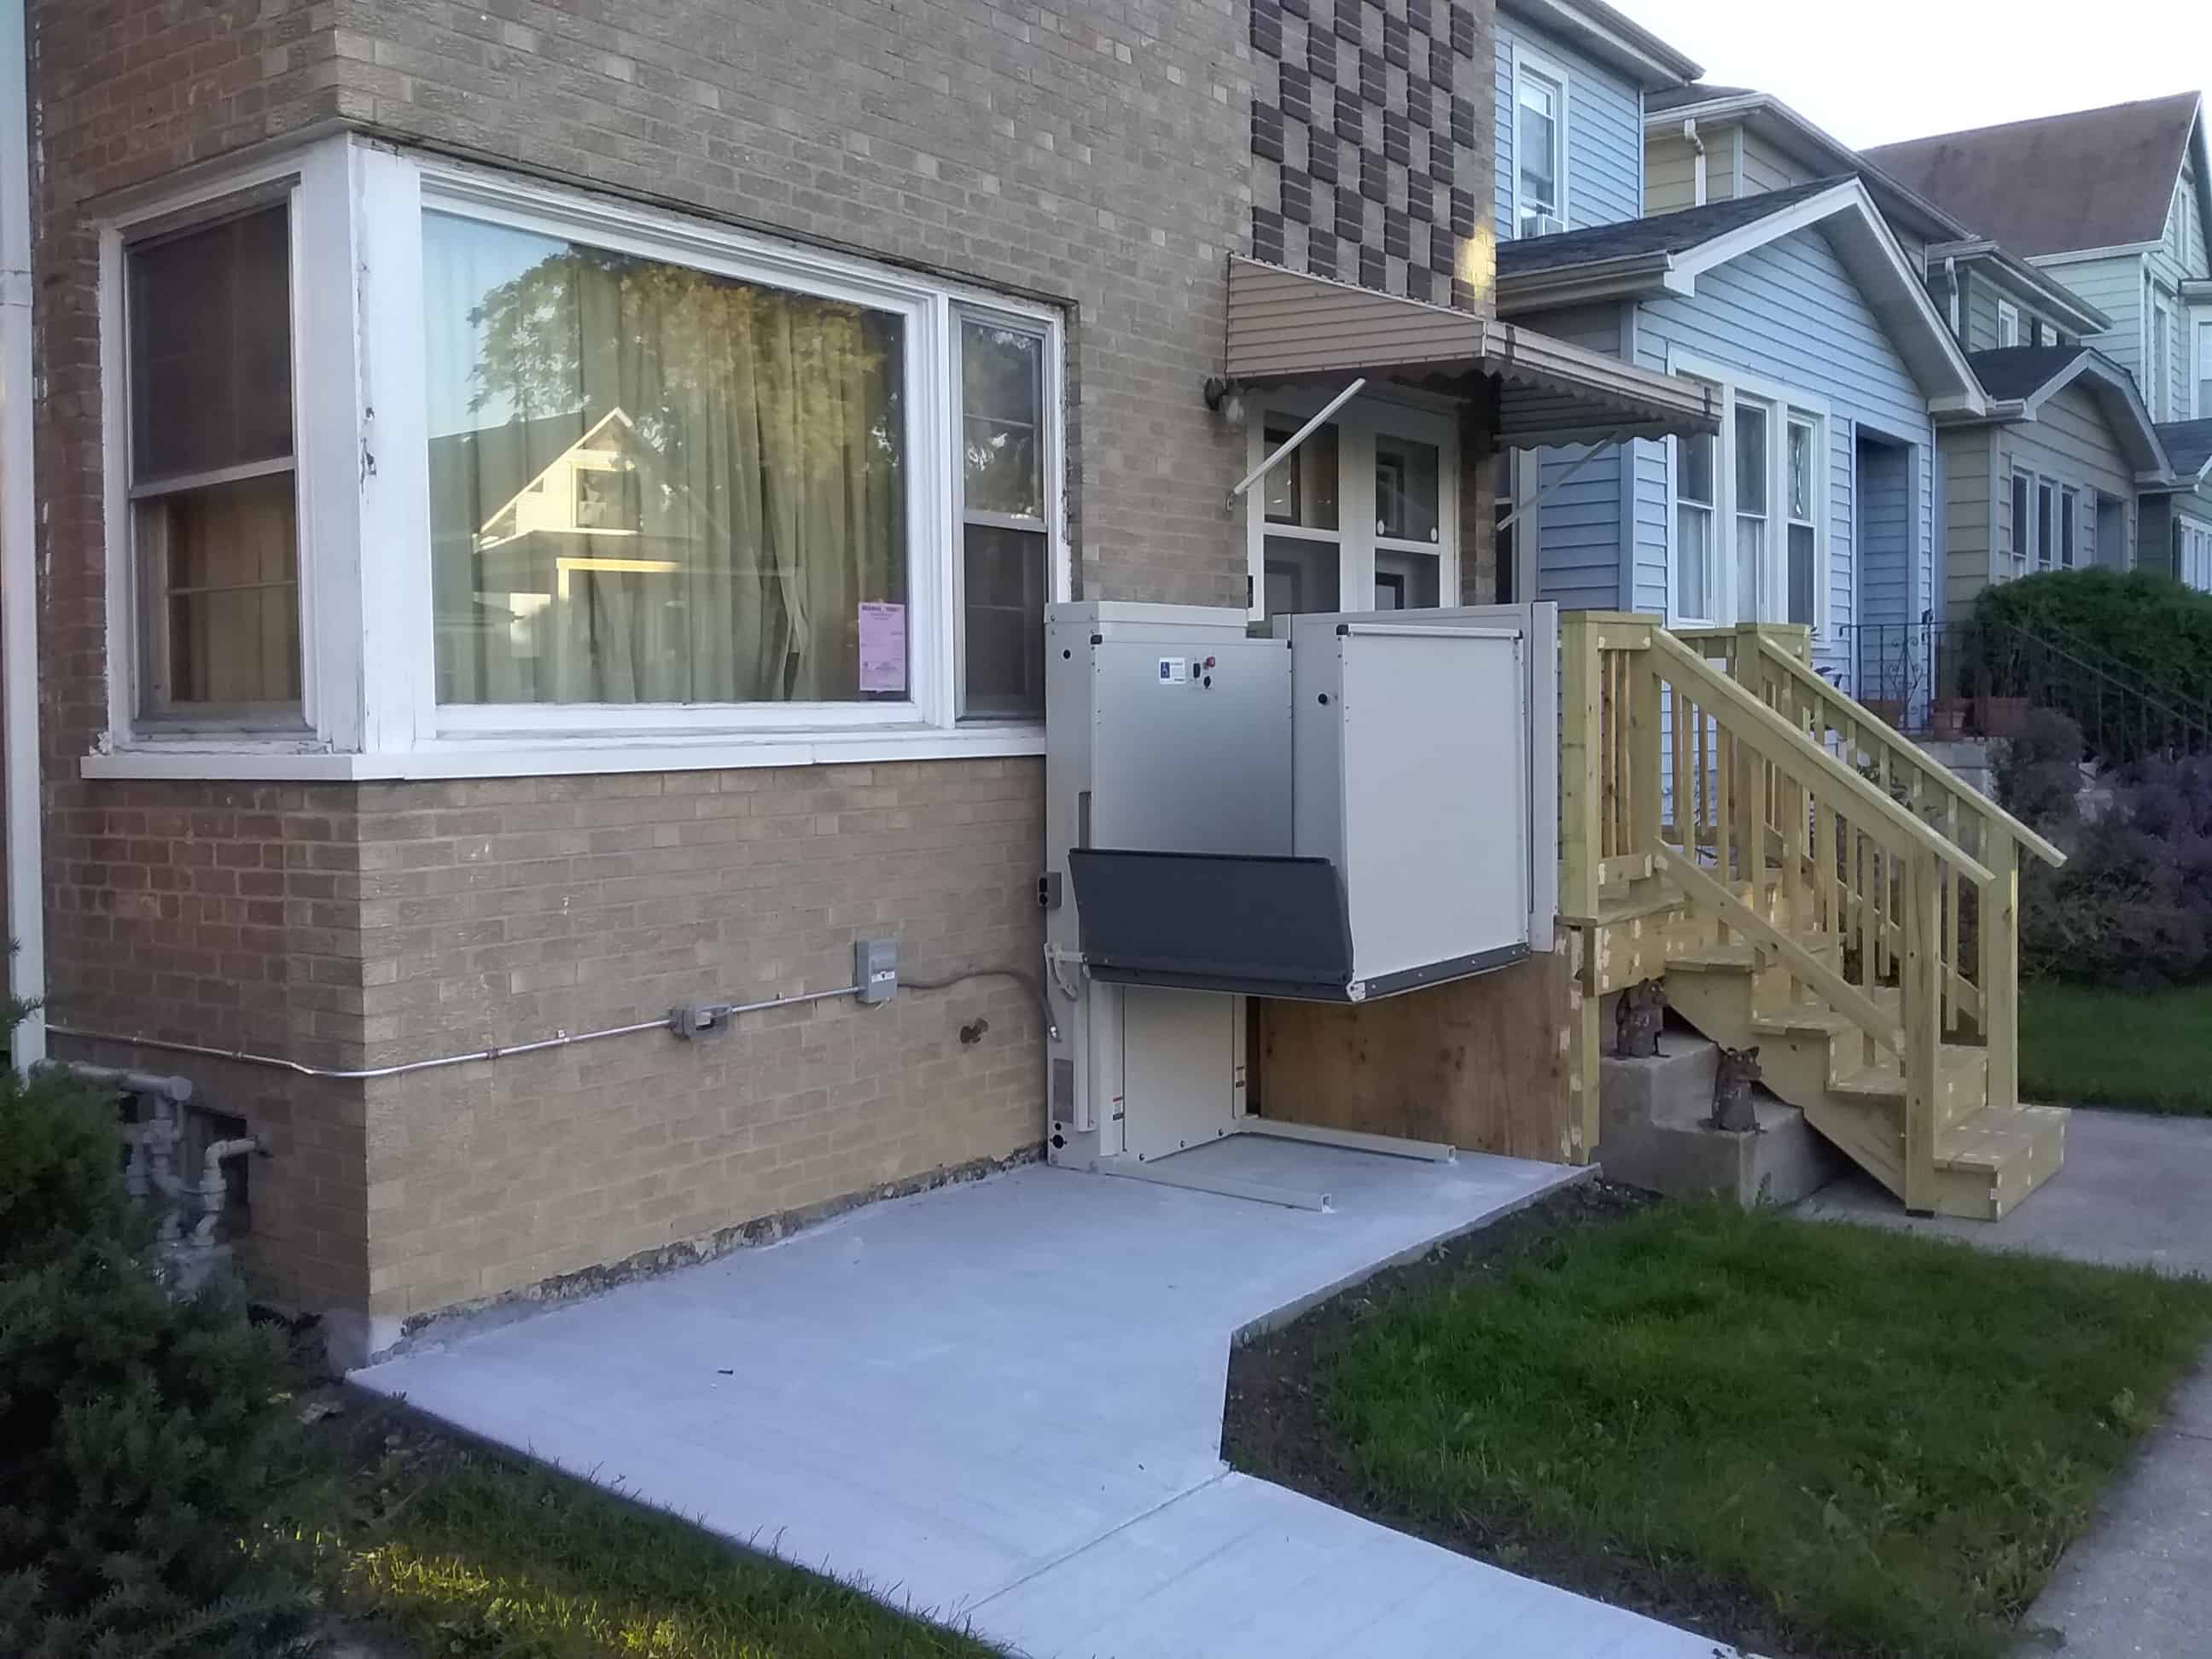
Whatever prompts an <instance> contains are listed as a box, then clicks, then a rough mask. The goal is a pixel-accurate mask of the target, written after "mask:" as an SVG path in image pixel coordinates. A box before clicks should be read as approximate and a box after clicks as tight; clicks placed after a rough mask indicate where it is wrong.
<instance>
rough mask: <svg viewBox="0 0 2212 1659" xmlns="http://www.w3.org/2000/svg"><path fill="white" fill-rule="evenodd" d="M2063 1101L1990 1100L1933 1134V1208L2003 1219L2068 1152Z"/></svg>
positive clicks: (1945, 1212) (2054, 1172)
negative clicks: (2009, 1103) (2048, 1103)
mask: <svg viewBox="0 0 2212 1659" xmlns="http://www.w3.org/2000/svg"><path fill="white" fill-rule="evenodd" d="M2070 1115H2071V1114H2070V1113H2069V1112H2068V1111H2067V1110H2066V1109H2065V1108H2064V1107H2063V1106H1992V1107H1990V1108H1987V1109H1984V1110H1983V1111H1980V1112H1978V1113H1976V1114H1975V1115H1973V1116H1972V1117H1970V1118H1968V1119H1967V1120H1966V1121H1965V1122H1963V1123H1956V1124H1953V1125H1952V1126H1951V1127H1948V1128H1947V1129H1945V1130H1943V1131H1942V1133H1939V1134H1938V1135H1937V1136H1936V1182H1937V1183H1938V1195H1937V1198H1936V1209H1937V1211H1938V1212H1939V1213H1941V1214H1943V1215H1956V1216H1965V1217H1967V1218H1970V1219H1972V1220H1976V1221H2002V1219H2004V1218H2005V1216H2006V1215H2007V1214H2008V1212H2010V1211H2011V1210H2012V1209H2013V1207H2014V1206H2015V1205H2017V1204H2018V1203H2019V1202H2020V1201H2021V1200H2022V1199H2024V1198H2026V1197H2027V1195H2028V1194H2030V1193H2032V1192H2033V1191H2034V1190H2035V1189H2036V1188H2038V1187H2040V1186H2041V1185H2042V1184H2043V1183H2044V1182H2046V1181H2048V1180H2050V1179H2051V1176H2055V1175H2057V1173H2058V1166H2059V1165H2060V1164H2062V1163H2063V1162H2064V1161H2065V1158H2066V1120H2067V1119H2068V1117H2069V1116H2070Z"/></svg>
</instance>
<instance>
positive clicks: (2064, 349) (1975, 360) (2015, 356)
mask: <svg viewBox="0 0 2212 1659" xmlns="http://www.w3.org/2000/svg"><path fill="white" fill-rule="evenodd" d="M2087 349H2088V348H2087V346H2078V345H2070V346H1999V347H1997V348H1996V349H1995V350H1994V351H1976V352H1970V353H1969V354H1968V355H1967V357H1966V361H1967V362H1969V363H1971V364H1972V365H1973V369H1974V373H1975V374H1976V375H1977V376H1978V377H1979V378H1980V380H1981V382H1982V390H1983V391H1984V392H1988V393H1989V394H1990V397H1992V398H2002V399H2003V400H2005V401H2006V402H2010V401H2012V400H2013V399H2015V398H2028V397H2033V395H2034V394H2035V393H2036V392H2039V391H2041V390H2042V389H2043V387H2044V386H2047V385H2048V384H2049V383H2050V381H2051V377H2052V376H2053V375H2055V374H2057V373H2058V372H2059V371H2060V370H2061V369H2063V368H2067V367H2068V366H2069V365H2070V364H2071V363H2072V362H2074V360H2075V358H2076V357H2079V356H2081V354H2082V353H2083V352H2084V351H2087Z"/></svg>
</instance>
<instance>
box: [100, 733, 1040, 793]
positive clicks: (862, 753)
mask: <svg viewBox="0 0 2212 1659" xmlns="http://www.w3.org/2000/svg"><path fill="white" fill-rule="evenodd" d="M1044 751H1045V742H1044V727H1043V726H1020V725H1010V726H969V727H965V728H962V729H959V730H955V731H949V732H948V731H945V730H941V729H939V728H937V727H927V728H921V729H912V730H906V731H898V730H890V731H885V730H877V731H867V732H775V733H761V734H757V735H750V736H740V735H732V733H729V732H719V733H715V734H713V735H702V736H698V737H691V736H686V735H681V734H674V735H671V734H655V735H651V736H646V735H640V736H636V737H618V736H614V735H611V734H595V735H591V736H571V737H564V738H539V739H533V740H517V739H515V738H483V739H464V740H447V741H442V742H437V743H431V744H423V745H422V746H421V747H418V748H416V749H414V750H409V751H407V752H405V753H402V754H380V755H336V754H330V753H326V752H322V753H318V752H309V751H303V750H300V749H298V748H297V747H296V746H295V747H285V746H281V745H276V744H269V743H266V742H259V743H257V742H252V741H248V740H244V739H240V740H237V741H234V742H230V743H227V744H226V743H220V742H216V741H212V740H209V739H204V738H202V739H183V738H173V739H170V740H167V741H163V742H143V741H142V742H140V743H137V744H134V745H131V746H129V747H125V748H120V749H116V750H110V751H108V752H106V753H103V754H93V755H87V756H86V757H84V758H83V759H82V761H80V762H79V763H77V770H78V775H80V776H82V777H85V778H91V779H102V780H106V779H205V780H210V781H233V782H252V783H367V782H380V781H408V780H414V779H436V778H529V777H578V776H585V775H592V774H598V773H608V772H719V771H734V770H737V769H741V768H744V767H755V766H830V765H839V764H843V765H854V764H858V763H864V762H868V761H919V760H975V759H984V758H989V757H998V756H1010V755H1042V754H1043V753H1044Z"/></svg>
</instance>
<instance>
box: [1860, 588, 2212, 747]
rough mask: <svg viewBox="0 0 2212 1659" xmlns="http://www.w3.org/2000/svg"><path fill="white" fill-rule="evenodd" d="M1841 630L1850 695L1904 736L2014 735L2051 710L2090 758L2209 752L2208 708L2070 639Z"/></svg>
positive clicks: (2023, 633)
mask: <svg viewBox="0 0 2212 1659" xmlns="http://www.w3.org/2000/svg"><path fill="white" fill-rule="evenodd" d="M1840 631H1841V633H1842V635H1843V638H1844V647H1845V651H1846V653H1847V654H1848V656H1849V658H1850V662H1851V666H1852V671H1853V675H1854V679H1853V684H1854V686H1855V687H1856V689H1857V694H1858V701H1859V702H1863V703H1864V704H1865V705H1866V706H1867V707H1868V708H1869V709H1871V710H1872V711H1873V712H1874V713H1875V714H1876V715H1878V716H1879V717H1881V719H1882V720H1887V721H1888V722H1889V724H1891V725H1892V726H1895V727H1896V728H1897V730H1898V731H1899V732H1903V733H1905V734H1906V735H1908V736H1911V737H1917V738H1933V739H1937V740H1941V739H1944V738H1975V737H1979V738H2010V737H2016V736H2018V735H2019V734H2020V732H2021V729H2022V728H2023V726H2025V724H2026V722H2027V719H2028V716H2029V715H2030V714H2032V713H2033V712H2034V711H2035V710H2037V709H2039V708H2050V709H2056V710H2057V712H2059V713H2060V714H2064V715H2066V716H2067V717H2068V718H2069V719H2070V720H2073V721H2074V723H2075V725H2077V726H2080V727H2081V737H2082V740H2083V742H2084V743H2085V744H2087V748H2088V752H2089V754H2090V756H2091V757H2094V758H2096V759H2099V760H2102V761H2106V762H2108V763H2112V764H2114V765H2127V764H2129V763H2132V762H2135V761H2138V760H2142V759H2145V758H2148V757H2154V756H2161V755H2164V756H2172V755H2184V754H2203V753H2206V752H2212V708H2206V707H2203V706H2199V705H2196V704H2194V703H2193V702H2190V701H2188V700H2186V699H2185V698H2181V697H2177V696H2174V695H2173V693H2172V690H2171V689H2170V688H2166V687H2160V686H2156V685H2154V684H2151V683H2150V682H2149V680H2148V677H2147V676H2145V675H2143V674H2142V673H2140V672H2137V671H2132V670H2130V669H2129V668H2128V667H2127V666H2126V665H2124V664H2120V663H2118V662H2117V661H2116V660H2114V659H2111V658H2108V657H2106V656H2104V654H2103V653H2100V652H2098V651H2097V650H2095V648H2094V647H2087V646H2085V645H2082V644H2081V643H2080V642H2079V641H2060V640H2058V639H2056V638H2053V637H2051V636H2050V635H2045V634H2040V633H2031V632H2029V631H2028V630H2027V629H2021V628H2015V627H2012V626H2009V625H2008V624H2004V623H1983V622H1980V621H1965V622H1954V623H1858V624H1856V625H1850V626H1846V627H1844V628H1843V629H1841V630H1840Z"/></svg>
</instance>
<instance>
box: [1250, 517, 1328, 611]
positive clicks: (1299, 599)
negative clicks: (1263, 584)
mask: <svg viewBox="0 0 2212 1659" xmlns="http://www.w3.org/2000/svg"><path fill="white" fill-rule="evenodd" d="M1265 553H1266V569H1267V591H1266V593H1265V596H1264V598H1265V603H1266V605H1267V614H1268V615H1269V616H1271V617H1288V616H1303V615H1306V614H1309V613H1310V612H1313V611H1336V610H1340V609H1341V608H1342V607H1341V606H1340V605H1338V603H1337V593H1338V592H1339V586H1338V578H1337V572H1338V560H1339V555H1338V552H1337V547H1336V544H1335V543H1334V542H1309V541H1301V540H1299V539H1298V538H1296V537H1292V536H1270V537H1268V538H1267V545H1266V550H1265Z"/></svg>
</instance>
